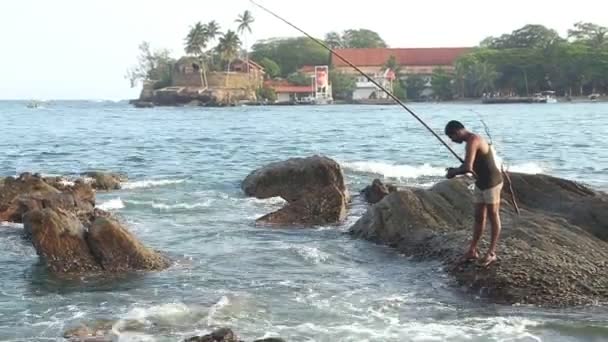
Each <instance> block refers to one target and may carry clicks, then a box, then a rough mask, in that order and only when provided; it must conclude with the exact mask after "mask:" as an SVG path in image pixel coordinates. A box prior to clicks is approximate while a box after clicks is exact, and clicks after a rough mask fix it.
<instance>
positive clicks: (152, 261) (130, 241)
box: [87, 217, 170, 272]
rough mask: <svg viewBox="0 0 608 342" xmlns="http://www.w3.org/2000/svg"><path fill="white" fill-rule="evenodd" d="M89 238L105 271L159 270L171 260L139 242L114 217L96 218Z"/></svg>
mask: <svg viewBox="0 0 608 342" xmlns="http://www.w3.org/2000/svg"><path fill="white" fill-rule="evenodd" d="M87 241H88V243H89V247H90V249H91V252H92V253H93V255H94V256H95V257H96V258H97V260H98V261H99V263H100V264H101V266H102V267H103V269H104V270H105V271H109V272H125V271H136V270H145V271H159V270H163V269H165V268H167V267H169V265H170V262H169V260H168V259H167V258H166V257H164V256H162V255H161V254H160V253H157V252H155V251H153V250H151V249H149V248H147V247H145V246H144V245H143V244H142V243H141V242H139V241H138V240H137V239H136V238H135V237H134V236H133V235H132V234H131V233H130V232H129V231H128V230H126V229H125V228H124V227H122V226H121V225H120V223H118V222H117V221H115V220H112V219H109V218H106V217H97V218H96V219H95V222H93V225H92V226H91V228H90V230H89V234H88V238H87Z"/></svg>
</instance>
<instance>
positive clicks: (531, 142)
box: [0, 102, 608, 341]
mask: <svg viewBox="0 0 608 342" xmlns="http://www.w3.org/2000/svg"><path fill="white" fill-rule="evenodd" d="M413 108H414V110H415V111H416V112H417V113H418V114H420V115H421V116H422V117H423V118H424V119H425V120H427V121H428V123H429V125H431V126H432V127H433V128H434V129H436V130H437V131H438V132H441V130H442V128H443V126H444V125H445V123H446V122H447V121H448V120H450V119H460V120H462V121H463V122H464V123H465V124H467V125H469V126H471V127H472V128H473V129H474V130H477V131H483V128H482V125H481V123H480V121H479V117H478V114H476V113H474V112H472V111H471V110H474V111H476V112H479V113H482V115H483V118H484V120H485V121H486V122H487V124H488V125H489V127H490V128H491V133H492V135H493V138H494V141H495V143H496V146H497V149H498V152H499V154H500V155H501V156H502V157H503V158H504V159H505V162H506V163H507V164H508V165H509V166H510V168H511V169H512V170H517V171H523V172H546V173H550V174H554V175H557V176H562V177H567V178H571V179H576V180H579V181H583V182H585V183H588V184H590V185H592V186H593V187H595V188H600V189H604V190H605V189H608V149H607V147H608V146H607V143H606V141H607V140H606V133H608V129H607V127H608V105H606V104H600V103H595V104H557V105H506V106H500V105H497V106H481V105H472V104H451V105H447V104H446V105H443V104H437V105H413ZM0 119H1V121H0V122H1V123H2V131H3V134H2V139H0V174H1V175H5V176H6V175H15V174H17V173H19V172H22V171H34V172H36V171H39V172H42V173H46V174H71V173H78V172H81V171H84V170H89V169H105V170H112V171H121V172H125V173H127V174H128V175H129V177H130V181H129V183H127V184H126V186H125V188H124V189H123V190H120V191H116V192H111V193H101V194H99V195H98V203H100V205H101V206H102V207H103V208H105V209H107V210H111V211H113V212H115V213H117V214H118V215H120V216H122V217H123V218H125V219H126V220H127V222H129V227H130V229H131V230H132V231H133V232H135V234H136V235H137V236H138V237H140V238H141V239H142V240H143V241H144V242H145V243H146V244H147V245H149V246H152V247H154V248H156V249H159V250H163V251H166V252H168V253H169V254H170V255H171V256H172V257H173V258H174V259H175V260H176V264H175V265H174V266H173V267H171V268H170V269H168V270H166V271H164V272H159V273H151V274H133V275H128V276H122V277H116V278H103V279H99V278H94V277H88V278H82V279H59V278H56V277H53V276H50V275H49V274H48V273H46V271H45V269H44V268H43V267H41V266H40V265H39V264H38V259H37V257H36V254H35V251H34V249H33V248H32V246H31V245H30V244H29V243H28V242H26V241H24V240H23V239H22V238H21V233H20V231H21V227H19V226H18V225H6V224H3V226H2V228H0V246H2V250H1V251H0V340H2V341H54V340H57V339H58V338H59V337H60V336H61V335H62V334H63V331H64V330H65V329H66V328H68V327H72V326H74V325H75V324H78V323H80V322H90V321H95V320H96V319H112V320H119V322H118V323H117V324H116V325H115V330H117V331H123V333H122V334H121V335H119V336H118V337H117V340H119V341H150V340H152V341H178V340H180V338H183V337H184V336H190V335H192V334H195V333H201V332H205V331H208V330H210V329H211V328H213V327H216V326H230V327H233V328H234V329H235V330H236V331H237V332H238V333H239V334H240V335H241V337H242V338H244V339H247V340H249V339H253V338H258V337H262V336H275V335H280V336H282V337H284V338H286V339H288V340H289V341H444V340H449V341H488V340H493V341H539V340H542V341H556V340H560V341H604V340H606V339H608V328H607V327H606V326H607V324H606V323H607V320H608V310H606V309H605V308H603V307H587V308H576V309H568V310H560V311H557V310H544V309H537V308H532V307H517V306H515V307H511V306H496V305H488V304H486V303H483V302H482V301H479V300H478V299H476V298H472V297H469V296H465V295H463V294H462V293H461V292H460V291H459V290H458V289H454V288H453V287H452V286H451V284H450V279H449V278H448V277H446V276H445V273H444V272H443V271H442V269H441V265H440V264H438V263H436V262H423V263H420V262H412V261H410V260H408V259H407V258H405V257H403V256H400V255H399V254H398V253H396V252H395V251H393V250H391V249H389V248H386V247H383V246H377V245H374V244H371V243H368V242H366V241H360V240H354V239H351V238H350V237H349V236H348V235H346V234H344V232H345V231H346V230H347V229H348V227H349V226H350V225H351V224H352V223H353V222H354V221H355V220H356V219H357V218H358V217H360V215H361V214H362V213H363V212H364V210H365V206H364V205H363V204H362V203H361V202H360V200H359V199H358V198H355V199H354V202H353V204H352V208H351V211H350V215H349V218H348V222H346V223H345V224H343V225H341V226H339V227H315V228H311V229H303V230H282V229H268V228H261V227H256V226H255V225H254V220H255V218H257V217H259V216H261V215H263V214H265V213H268V212H269V211H272V210H275V209H277V208H279V207H280V206H281V205H282V203H283V201H282V200H280V199H270V200H256V199H249V198H245V197H244V196H243V194H242V192H241V191H240V188H239V186H240V181H241V180H242V179H243V178H244V177H245V176H246V175H247V174H248V173H249V172H250V171H252V170H253V169H255V168H257V167H259V166H262V165H264V164H265V163H268V162H272V161H277V160H282V159H286V158H289V157H297V156H308V155H311V154H314V153H321V154H325V155H328V156H330V157H333V158H335V159H336V160H338V161H339V162H341V164H342V165H343V166H344V168H345V172H346V178H347V182H348V185H349V188H350V190H351V192H352V193H354V194H356V193H357V191H358V190H359V189H360V188H362V187H363V186H364V185H366V184H368V183H369V182H371V180H372V179H373V178H374V177H378V176H380V177H386V178H390V179H391V180H392V181H396V182H399V183H403V184H415V185H422V186H426V185H430V184H432V183H433V182H436V181H437V180H439V179H440V178H441V176H442V175H443V173H444V171H443V170H444V168H445V167H448V166H453V165H454V164H455V160H454V158H453V157H452V156H450V154H449V153H448V152H447V150H446V149H445V148H444V147H443V146H441V145H440V144H439V143H438V142H437V141H435V140H434V138H433V137H432V136H431V135H430V134H429V133H428V132H426V131H424V130H423V129H422V128H421V127H420V125H419V124H418V123H417V122H416V121H414V120H413V119H412V118H411V117H410V116H408V115H407V114H406V113H404V112H403V111H402V110H400V109H398V108H397V107H391V106H388V107H385V106H326V107H323V106H318V107H268V108H265V107H255V108H254V107H250V108H248V107H241V108H229V109H201V108H177V109H176V108H155V109H146V110H136V109H133V108H131V107H129V106H127V105H126V104H123V103H118V104H116V103H109V102H108V103H92V102H54V103H50V104H49V105H48V106H47V107H46V108H40V109H35V110H33V109H27V108H25V104H24V103H20V102H0ZM454 147H455V148H456V149H457V151H459V152H462V146H454ZM505 228H506V227H505ZM133 321H136V322H139V323H138V324H136V325H135V326H133ZM126 325H129V326H130V327H131V328H130V329H128V328H125V326H126ZM126 330H128V331H130V332H124V331H126Z"/></svg>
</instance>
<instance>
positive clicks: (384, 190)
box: [361, 179, 397, 204]
mask: <svg viewBox="0 0 608 342" xmlns="http://www.w3.org/2000/svg"><path fill="white" fill-rule="evenodd" d="M395 191H397V187H396V186H394V185H392V184H386V185H385V184H384V183H382V181H381V180H379V179H374V181H373V182H372V185H369V186H367V187H365V189H363V190H361V194H362V195H363V198H365V201H366V202H367V203H369V204H376V203H378V202H380V201H382V199H383V198H384V197H386V195H388V194H390V193H391V192H395Z"/></svg>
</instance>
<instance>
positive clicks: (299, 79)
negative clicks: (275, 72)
mask: <svg viewBox="0 0 608 342" xmlns="http://www.w3.org/2000/svg"><path fill="white" fill-rule="evenodd" d="M287 81H289V83H293V84H295V85H299V86H307V85H310V84H311V81H310V78H309V77H307V76H306V75H305V74H303V73H301V72H294V73H293V74H290V75H289V76H287Z"/></svg>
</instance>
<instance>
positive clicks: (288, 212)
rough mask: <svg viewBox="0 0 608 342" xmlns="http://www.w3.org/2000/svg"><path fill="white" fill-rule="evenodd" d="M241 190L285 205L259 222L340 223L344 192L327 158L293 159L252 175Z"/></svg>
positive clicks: (341, 179) (340, 178) (339, 175)
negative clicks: (279, 199) (280, 200)
mask: <svg viewBox="0 0 608 342" xmlns="http://www.w3.org/2000/svg"><path fill="white" fill-rule="evenodd" d="M241 188H242V189H243V191H244V192H245V194H247V195H248V196H254V197H257V198H271V197H277V196H279V197H282V198H283V199H285V200H286V201H287V202H288V203H287V205H286V206H285V207H284V208H283V209H281V210H279V211H277V212H276V213H272V214H269V215H266V216H264V217H262V218H260V219H258V221H259V222H263V223H272V224H302V225H311V224H312V225H314V224H330V223H336V222H339V221H341V220H343V219H344V217H345V214H346V203H347V202H348V192H347V190H346V186H345V184H344V175H343V173H342V169H341V167H340V165H339V164H338V163H336V162H335V161H333V160H332V159H329V158H327V157H321V156H313V157H309V158H293V159H289V160H287V161H283V162H278V163H272V164H269V165H267V166H265V167H263V168H261V169H258V170H255V171H253V172H252V173H251V174H249V176H247V178H246V179H245V180H244V181H243V183H242V185H241Z"/></svg>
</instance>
